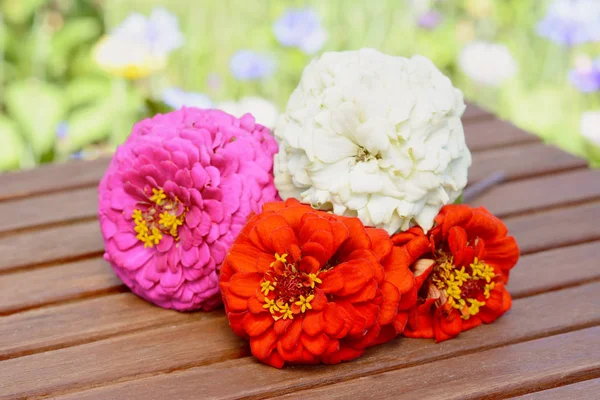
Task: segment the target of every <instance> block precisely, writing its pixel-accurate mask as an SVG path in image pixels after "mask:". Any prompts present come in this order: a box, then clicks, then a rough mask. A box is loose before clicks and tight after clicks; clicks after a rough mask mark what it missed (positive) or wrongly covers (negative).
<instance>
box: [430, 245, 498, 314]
mask: <svg viewBox="0 0 600 400" xmlns="http://www.w3.org/2000/svg"><path fill="white" fill-rule="evenodd" d="M440 254H441V256H440V257H439V258H438V259H437V260H436V265H435V266H434V268H433V271H432V273H431V276H430V279H431V284H433V285H435V287H436V288H437V289H439V291H440V292H441V293H442V294H443V296H442V298H444V299H445V304H447V305H448V306H449V307H452V308H455V309H457V310H458V311H459V312H460V313H461V316H462V318H463V319H469V318H470V317H471V316H473V315H476V314H478V313H479V311H480V308H481V307H483V306H485V301H486V300H487V299H489V298H490V292H491V291H492V290H493V289H494V287H495V286H496V283H495V282H493V279H494V278H495V277H496V274H495V273H494V269H493V268H492V267H491V266H489V265H488V264H486V263H484V262H483V261H481V260H478V259H477V258H475V260H474V261H473V263H471V264H470V265H469V266H468V267H465V266H462V267H460V268H458V267H456V266H455V265H454V264H453V260H452V257H448V256H447V255H446V254H444V253H441V252H440Z"/></svg>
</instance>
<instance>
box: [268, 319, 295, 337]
mask: <svg viewBox="0 0 600 400" xmlns="http://www.w3.org/2000/svg"><path fill="white" fill-rule="evenodd" d="M292 321H293V320H291V319H278V320H277V321H275V324H274V325H273V329H274V330H275V333H276V334H277V336H282V335H283V334H284V333H285V331H286V330H287V328H288V327H289V326H290V325H291V324H292Z"/></svg>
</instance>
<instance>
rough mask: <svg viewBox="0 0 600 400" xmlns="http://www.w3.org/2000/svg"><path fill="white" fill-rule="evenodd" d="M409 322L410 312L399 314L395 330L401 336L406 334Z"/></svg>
mask: <svg viewBox="0 0 600 400" xmlns="http://www.w3.org/2000/svg"><path fill="white" fill-rule="evenodd" d="M407 322H408V311H402V312H399V313H398V314H397V315H396V318H395V319H394V330H395V331H396V333H398V334H400V333H402V332H404V329H405V328H406V324H407Z"/></svg>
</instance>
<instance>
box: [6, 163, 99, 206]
mask: <svg viewBox="0 0 600 400" xmlns="http://www.w3.org/2000/svg"><path fill="white" fill-rule="evenodd" d="M109 160H110V158H109V157H102V158H98V159H96V160H93V161H71V162H66V163H57V164H44V165H42V166H40V167H38V168H35V169H32V170H28V171H16V172H5V173H2V174H0V200H6V199H11V198H15V197H26V196H31V195H36V194H41V193H49V192H55V191H59V190H65V189H74V188H78V187H83V186H90V185H97V183H98V181H99V180H100V178H101V177H102V175H104V171H106V167H107V166H108V162H109Z"/></svg>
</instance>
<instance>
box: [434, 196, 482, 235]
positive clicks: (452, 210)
mask: <svg viewBox="0 0 600 400" xmlns="http://www.w3.org/2000/svg"><path fill="white" fill-rule="evenodd" d="M472 216H473V211H472V210H471V207H469V206H467V205H466V204H461V205H452V204H451V205H447V206H444V207H442V209H441V210H440V214H439V215H438V216H437V217H436V218H435V222H437V224H438V225H441V227H442V235H443V236H444V238H447V237H448V231H449V230H450V228H452V227H453V226H457V225H458V226H461V225H463V224H464V223H466V222H467V221H469V220H470V219H471V217H472Z"/></svg>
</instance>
